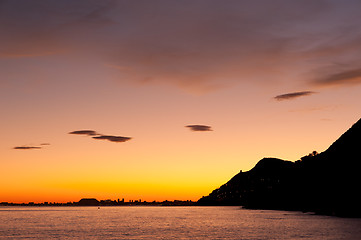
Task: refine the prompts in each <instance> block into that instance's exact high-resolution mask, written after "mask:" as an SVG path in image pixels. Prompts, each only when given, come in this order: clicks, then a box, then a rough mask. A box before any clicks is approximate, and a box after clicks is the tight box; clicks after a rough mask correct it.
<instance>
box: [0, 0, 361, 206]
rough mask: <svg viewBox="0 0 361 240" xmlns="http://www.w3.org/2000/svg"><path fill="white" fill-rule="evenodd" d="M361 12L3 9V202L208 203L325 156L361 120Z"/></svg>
mask: <svg viewBox="0 0 361 240" xmlns="http://www.w3.org/2000/svg"><path fill="white" fill-rule="evenodd" d="M360 9H361V2H360V1H358V0H354V1H353V0H347V1H342V0H302V1H301V0H300V1H290V0H275V1H267V0H264V1H253V0H252V1H251V0H249V1H231V0H225V1H213V0H204V1H203V0H178V1H174V0H162V1H158V0H156V1H154V0H152V1H149V0H144V1H138V0H135V1H132V0H128V1H116V0H113V1H107V0H96V1H95V0H94V1H92V0H87V1H86V0H75V1H74V0H62V1H56V0H39V1H35V0H0V105H1V107H0V109H1V115H0V116H1V125H0V128H1V138H0V161H1V162H0V164H1V168H0V169H1V170H0V182H1V191H0V202H4V201H8V202H28V201H35V202H41V201H51V202H53V201H59V202H66V201H78V200H79V199H80V198H82V197H95V198H98V199H108V198H111V199H117V198H125V200H126V201H127V200H129V199H142V200H147V201H153V200H165V199H168V200H174V199H179V200H188V199H189V200H197V199H198V198H200V197H201V196H203V195H207V194H209V193H210V192H211V191H212V190H213V189H215V188H217V187H219V186H220V185H222V184H223V183H225V182H226V181H228V180H229V179H230V178H231V177H232V176H233V175H235V174H236V173H238V172H239V170H243V171H246V170H249V169H251V168H252V167H253V166H254V165H255V164H256V163H257V162H258V161H259V160H260V159H261V158H263V157H279V158H282V159H286V160H292V161H295V160H297V159H299V158H300V157H302V156H304V155H306V154H308V153H309V152H312V151H313V150H316V151H318V152H321V151H324V150H325V149H326V148H327V147H328V146H329V145H330V144H331V143H332V142H333V141H334V140H336V139H337V138H338V137H339V136H340V135H341V134H342V133H343V132H344V131H346V130H347V129H348V128H349V127H350V126H351V125H352V124H353V123H354V122H356V121H357V120H358V119H359V118H360V117H361V115H360V109H361V108H360V106H361V14H360ZM84 130H86V131H84ZM76 131H82V132H76Z"/></svg>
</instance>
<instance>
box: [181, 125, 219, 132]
mask: <svg viewBox="0 0 361 240" xmlns="http://www.w3.org/2000/svg"><path fill="white" fill-rule="evenodd" d="M185 127H187V128H189V129H190V130H191V131H195V132H206V131H213V130H212V127H211V126H207V125H187V126H185Z"/></svg>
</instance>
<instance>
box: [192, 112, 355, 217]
mask: <svg viewBox="0 0 361 240" xmlns="http://www.w3.org/2000/svg"><path fill="white" fill-rule="evenodd" d="M360 163H361V119H360V120H359V121H358V122H357V123H355V124H354V125H353V126H352V127H351V128H350V129H349V130H348V131H346V132H345V133H344V134H343V135H342V136H341V137H340V138H339V139H338V140H337V141H335V142H334V143H333V144H332V145H331V146H330V147H329V148H328V149H327V150H326V151H324V152H322V153H320V154H318V153H317V152H312V153H311V154H309V155H307V156H304V157H302V158H301V160H298V161H296V162H291V161H285V160H281V159H277V158H264V159H262V160H260V161H259V162H258V163H257V164H256V166H255V167H254V168H253V169H251V170H250V171H247V172H242V171H241V172H240V173H238V174H236V175H235V176H234V177H233V178H232V179H231V180H229V181H228V182H227V183H226V184H224V185H222V186H221V187H220V188H218V189H216V190H214V191H213V192H212V193H211V194H209V195H208V196H205V197H202V198H201V199H199V200H198V202H197V205H208V206H209V205H237V206H238V205H239V206H244V207H245V208H253V209H278V210H300V211H305V212H315V213H317V214H326V215H335V216H341V217H361V191H360V190H361V168H360V166H361V164H360Z"/></svg>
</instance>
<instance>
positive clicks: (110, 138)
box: [93, 135, 132, 142]
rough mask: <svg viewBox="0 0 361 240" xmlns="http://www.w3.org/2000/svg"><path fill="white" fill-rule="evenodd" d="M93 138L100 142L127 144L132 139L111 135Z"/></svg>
mask: <svg viewBox="0 0 361 240" xmlns="http://www.w3.org/2000/svg"><path fill="white" fill-rule="evenodd" d="M93 138H94V139H98V140H108V141H110V142H126V141H129V140H130V139H132V138H131V137H122V136H111V135H100V136H96V137H93Z"/></svg>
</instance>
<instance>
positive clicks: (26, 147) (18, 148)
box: [13, 146, 41, 150]
mask: <svg viewBox="0 0 361 240" xmlns="http://www.w3.org/2000/svg"><path fill="white" fill-rule="evenodd" d="M13 149H17V150H32V149H41V147H32V146H21V147H14V148H13Z"/></svg>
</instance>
